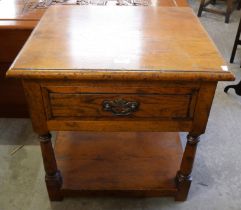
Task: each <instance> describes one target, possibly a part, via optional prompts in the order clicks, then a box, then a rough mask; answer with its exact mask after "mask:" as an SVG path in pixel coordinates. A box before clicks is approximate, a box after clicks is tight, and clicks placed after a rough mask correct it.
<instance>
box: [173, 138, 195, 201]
mask: <svg viewBox="0 0 241 210" xmlns="http://www.w3.org/2000/svg"><path fill="white" fill-rule="evenodd" d="M199 140H200V138H199V136H197V135H196V136H192V135H191V134H189V135H188V136H187V144H186V147H185V151H184V154H183V157H182V162H181V167H180V170H179V171H178V172H177V176H176V182H177V189H178V192H177V195H176V197H175V200H176V201H185V200H186V199H187V195H188V192H189V188H190V185H191V182H192V177H191V173H192V168H193V163H194V159H195V154H196V149H197V144H198V142H199Z"/></svg>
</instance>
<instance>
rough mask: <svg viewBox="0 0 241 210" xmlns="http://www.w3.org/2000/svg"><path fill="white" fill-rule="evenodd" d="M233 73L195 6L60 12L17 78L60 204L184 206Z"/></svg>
mask: <svg viewBox="0 0 241 210" xmlns="http://www.w3.org/2000/svg"><path fill="white" fill-rule="evenodd" d="M63 17H64V18H63ZM225 70H226V69H225V63H224V61H223V59H222V57H221V56H220V54H219V53H218V51H217V49H216V47H215V46H214V44H213V42H212V41H211V40H210V38H209V37H208V35H207V33H206V31H205V30H204V29H203V27H202V26H201V24H200V22H199V20H198V19H197V18H196V17H195V14H194V13H193V12H192V10H191V9H190V8H178V7H175V8H174V7H172V8H171V7H166V8H161V7H160V8H155V7H135V8H133V7H75V6H56V7H51V8H50V9H48V10H47V12H46V13H45V14H44V16H43V18H42V19H41V21H40V23H39V24H38V26H37V27H36V28H35V30H34V32H33V34H32V35H31V37H30V39H29V40H28V41H27V43H26V45H25V46H24V48H23V49H22V51H21V52H20V54H19V56H18V57H17V59H16V60H15V62H14V64H13V65H12V67H11V68H10V70H9V71H8V73H7V75H8V77H14V78H20V79H21V80H22V83H23V86H24V90H25V94H26V97H27V101H28V104H29V110H30V114H31V119H32V124H33V129H34V131H35V132H36V133H37V134H38V135H39V139H40V145H41V150H42V156H43V162H44V167H45V171H46V177H45V180H46V185H47V189H48V193H49V198H50V200H52V201H56V200H61V199H62V198H63V197H64V196H71V195H76V194H80V195H121V196H129V195H133V196H174V197H175V199H176V200H177V201H184V200H185V199H186V198H187V195H188V191H189V188H190V184H191V171H192V166H193V162H194V157H195V152H196V147H197V143H198V142H199V136H200V135H201V134H203V133H204V132H205V128H206V124H207V120H208V116H209V111H210V108H211V104H212V100H213V97H214V93H215V89H216V85H217V82H218V81H224V80H225V81H227V80H234V76H233V75H232V74H231V73H230V72H228V71H225ZM50 131H58V133H57V138H56V144H55V148H53V147H52V143H51V135H50ZM180 131H183V132H188V133H189V134H188V136H187V144H186V147H185V149H184V152H182V148H181V144H180V140H179V135H178V132H180Z"/></svg>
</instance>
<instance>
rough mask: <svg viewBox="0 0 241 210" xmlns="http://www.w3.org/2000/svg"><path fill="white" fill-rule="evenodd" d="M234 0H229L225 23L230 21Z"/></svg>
mask: <svg viewBox="0 0 241 210" xmlns="http://www.w3.org/2000/svg"><path fill="white" fill-rule="evenodd" d="M232 7H233V0H227V10H226V15H225V23H229V18H230V14H231V12H232Z"/></svg>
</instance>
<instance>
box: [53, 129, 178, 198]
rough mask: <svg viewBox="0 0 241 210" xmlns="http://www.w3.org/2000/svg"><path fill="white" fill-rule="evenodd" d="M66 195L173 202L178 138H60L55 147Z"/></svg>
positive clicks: (159, 135) (166, 135) (111, 135)
mask: <svg viewBox="0 0 241 210" xmlns="http://www.w3.org/2000/svg"><path fill="white" fill-rule="evenodd" d="M55 154H56V160H57V164H58V168H59V170H60V171H61V174H62V177H63V186H62V192H63V194H64V195H68V194H70V195H71V196H72V195H74V194H75V193H78V194H80V195H93V194H94V195H118V196H119V195H121V196H129V195H134V196H135V195H136V196H174V195H175V194H176V191H177V189H176V184H175V176H176V173H177V171H178V169H179V167H180V163H181V158H182V147H181V143H180V139H179V135H178V133H158V132H150V133H147V132H145V133H144V132H143V133H133V132H132V133H130V132H128V133H116V132H115V133H93V132H92V133H80V132H59V133H58V134H57V139H56V144H55Z"/></svg>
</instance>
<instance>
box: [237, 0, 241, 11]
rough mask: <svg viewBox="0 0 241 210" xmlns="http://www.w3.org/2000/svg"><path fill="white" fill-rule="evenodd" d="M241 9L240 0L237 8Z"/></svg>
mask: <svg viewBox="0 0 241 210" xmlns="http://www.w3.org/2000/svg"><path fill="white" fill-rule="evenodd" d="M240 9H241V0H239V1H238V6H237V10H240Z"/></svg>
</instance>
